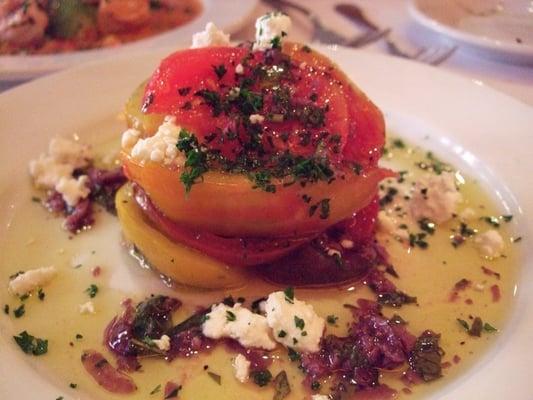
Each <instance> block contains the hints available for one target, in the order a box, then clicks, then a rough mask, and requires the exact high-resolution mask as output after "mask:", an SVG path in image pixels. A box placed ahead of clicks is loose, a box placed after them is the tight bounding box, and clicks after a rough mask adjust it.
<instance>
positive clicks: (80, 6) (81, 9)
mask: <svg viewBox="0 0 533 400" xmlns="http://www.w3.org/2000/svg"><path fill="white" fill-rule="evenodd" d="M48 11H49V12H48V13H49V15H50V25H49V30H50V33H51V34H52V35H53V36H54V37H58V38H62V39H70V38H72V37H74V36H76V35H77V33H78V32H79V31H80V30H81V29H82V28H84V27H88V26H93V25H95V23H96V7H94V6H90V5H88V4H86V3H84V2H83V1H82V0H51V1H50V3H49V5H48Z"/></svg>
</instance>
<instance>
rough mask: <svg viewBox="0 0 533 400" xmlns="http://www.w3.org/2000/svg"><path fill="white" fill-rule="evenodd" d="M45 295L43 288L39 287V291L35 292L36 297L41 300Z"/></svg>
mask: <svg viewBox="0 0 533 400" xmlns="http://www.w3.org/2000/svg"><path fill="white" fill-rule="evenodd" d="M45 296H46V294H45V293H44V291H43V289H42V288H41V289H39V291H38V292H37V297H38V298H39V300H41V301H43V300H44V298H45Z"/></svg>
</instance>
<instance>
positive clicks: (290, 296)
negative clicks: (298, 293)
mask: <svg viewBox="0 0 533 400" xmlns="http://www.w3.org/2000/svg"><path fill="white" fill-rule="evenodd" d="M283 293H284V294H285V301H286V302H287V303H291V304H293V303H294V288H293V287H288V288H286V289H285V290H284V291H283Z"/></svg>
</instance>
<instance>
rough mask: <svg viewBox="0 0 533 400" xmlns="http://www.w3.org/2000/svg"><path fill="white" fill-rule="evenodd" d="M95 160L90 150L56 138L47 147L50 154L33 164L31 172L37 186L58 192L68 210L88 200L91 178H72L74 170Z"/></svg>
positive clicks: (84, 146) (44, 155)
mask: <svg viewBox="0 0 533 400" xmlns="http://www.w3.org/2000/svg"><path fill="white" fill-rule="evenodd" d="M91 160H92V154H91V148H90V146H88V145H86V144H83V143H79V142H77V141H74V140H70V139H66V138H60V137H57V138H54V139H52V140H51V141H50V144H49V146H48V154H41V155H40V156H39V158H38V159H36V160H32V161H30V164H29V170H30V175H31V176H32V178H33V182H34V184H35V186H37V187H39V188H43V189H55V190H57V191H58V192H59V193H61V194H62V195H63V200H65V202H66V203H67V204H68V205H69V206H75V205H76V204H77V203H78V201H80V199H84V198H86V197H87V196H88V195H89V193H90V189H89V188H87V182H88V178H87V177H86V176H81V177H79V178H78V179H75V178H73V176H72V174H73V172H74V170H75V169H78V168H83V167H86V166H87V165H88V164H89V163H90V162H91Z"/></svg>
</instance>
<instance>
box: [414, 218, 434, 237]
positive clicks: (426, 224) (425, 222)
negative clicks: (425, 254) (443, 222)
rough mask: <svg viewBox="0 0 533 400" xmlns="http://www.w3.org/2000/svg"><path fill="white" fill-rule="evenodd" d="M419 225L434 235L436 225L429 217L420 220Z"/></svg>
mask: <svg viewBox="0 0 533 400" xmlns="http://www.w3.org/2000/svg"><path fill="white" fill-rule="evenodd" d="M418 226H419V227H420V229H422V230H423V231H424V232H427V233H429V234H430V235H433V234H434V233H435V228H436V225H435V223H434V222H432V221H431V220H430V219H428V218H422V219H421V220H420V221H418Z"/></svg>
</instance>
